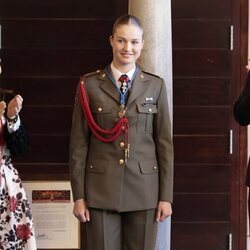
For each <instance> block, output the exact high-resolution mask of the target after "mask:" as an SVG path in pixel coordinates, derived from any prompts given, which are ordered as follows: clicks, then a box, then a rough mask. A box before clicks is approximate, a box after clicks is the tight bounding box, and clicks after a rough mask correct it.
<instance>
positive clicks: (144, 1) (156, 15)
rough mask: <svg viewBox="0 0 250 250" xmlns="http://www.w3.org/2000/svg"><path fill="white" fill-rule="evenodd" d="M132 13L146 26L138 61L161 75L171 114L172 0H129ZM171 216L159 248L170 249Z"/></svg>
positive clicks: (159, 238) (160, 229)
mask: <svg viewBox="0 0 250 250" xmlns="http://www.w3.org/2000/svg"><path fill="white" fill-rule="evenodd" d="M129 14H132V15H135V16H137V17H138V18H139V19H140V20H141V22H142V26H143V29H144V40H145V41H144V48H143V51H142V54H141V57H140V59H139V64H140V65H141V66H142V68H143V69H144V70H145V71H148V72H151V73H153V74H157V75H159V76H161V77H162V78H163V79H164V80H165V83H166V87H167V90H168V101H169V107H170V110H171V115H172V113H173V112H172V109H173V108H172V107H173V104H172V99H173V98H172V29H171V1H170V0H130V1H129ZM170 232H171V218H168V219H167V220H166V221H165V222H163V223H159V226H158V235H157V244H156V250H169V249H170Z"/></svg>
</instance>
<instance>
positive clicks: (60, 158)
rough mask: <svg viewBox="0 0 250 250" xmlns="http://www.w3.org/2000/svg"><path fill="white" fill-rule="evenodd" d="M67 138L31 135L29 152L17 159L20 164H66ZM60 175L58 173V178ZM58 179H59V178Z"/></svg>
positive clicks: (67, 152)
mask: <svg viewBox="0 0 250 250" xmlns="http://www.w3.org/2000/svg"><path fill="white" fill-rule="evenodd" d="M68 154H69V136H60V135H58V136H55V135H54V136H48V135H32V137H31V144H30V152H28V153H27V154H26V155H25V156H24V157H21V158H19V159H18V162H20V163H33V164H37V163H40V164H41V163H50V164H51V163H60V164H62V163H63V164H65V163H68ZM59 176H60V173H58V177H59ZM59 179H60V178H59Z"/></svg>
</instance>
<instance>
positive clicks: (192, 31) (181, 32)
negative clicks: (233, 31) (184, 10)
mask: <svg viewBox="0 0 250 250" xmlns="http://www.w3.org/2000/svg"><path fill="white" fill-rule="evenodd" d="M230 25H231V23H230V22H229V21H225V20H200V19H199V20H174V21H173V44H174V47H175V48H225V49H227V48H229V43H228V36H229V29H230Z"/></svg>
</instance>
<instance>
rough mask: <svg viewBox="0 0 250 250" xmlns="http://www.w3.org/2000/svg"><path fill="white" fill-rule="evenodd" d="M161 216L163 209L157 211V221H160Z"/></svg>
mask: <svg viewBox="0 0 250 250" xmlns="http://www.w3.org/2000/svg"><path fill="white" fill-rule="evenodd" d="M160 218H161V210H159V209H158V210H157V213H156V221H160Z"/></svg>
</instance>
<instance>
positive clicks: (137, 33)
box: [114, 24, 143, 39]
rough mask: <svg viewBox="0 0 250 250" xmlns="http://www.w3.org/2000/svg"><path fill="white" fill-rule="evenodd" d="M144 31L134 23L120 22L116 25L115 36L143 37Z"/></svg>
mask: <svg viewBox="0 0 250 250" xmlns="http://www.w3.org/2000/svg"><path fill="white" fill-rule="evenodd" d="M142 34H143V31H142V29H141V28H140V27H139V26H137V25H134V24H120V25H118V26H117V27H116V29H115V33H114V36H119V37H124V38H130V39H141V38H142Z"/></svg>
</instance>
